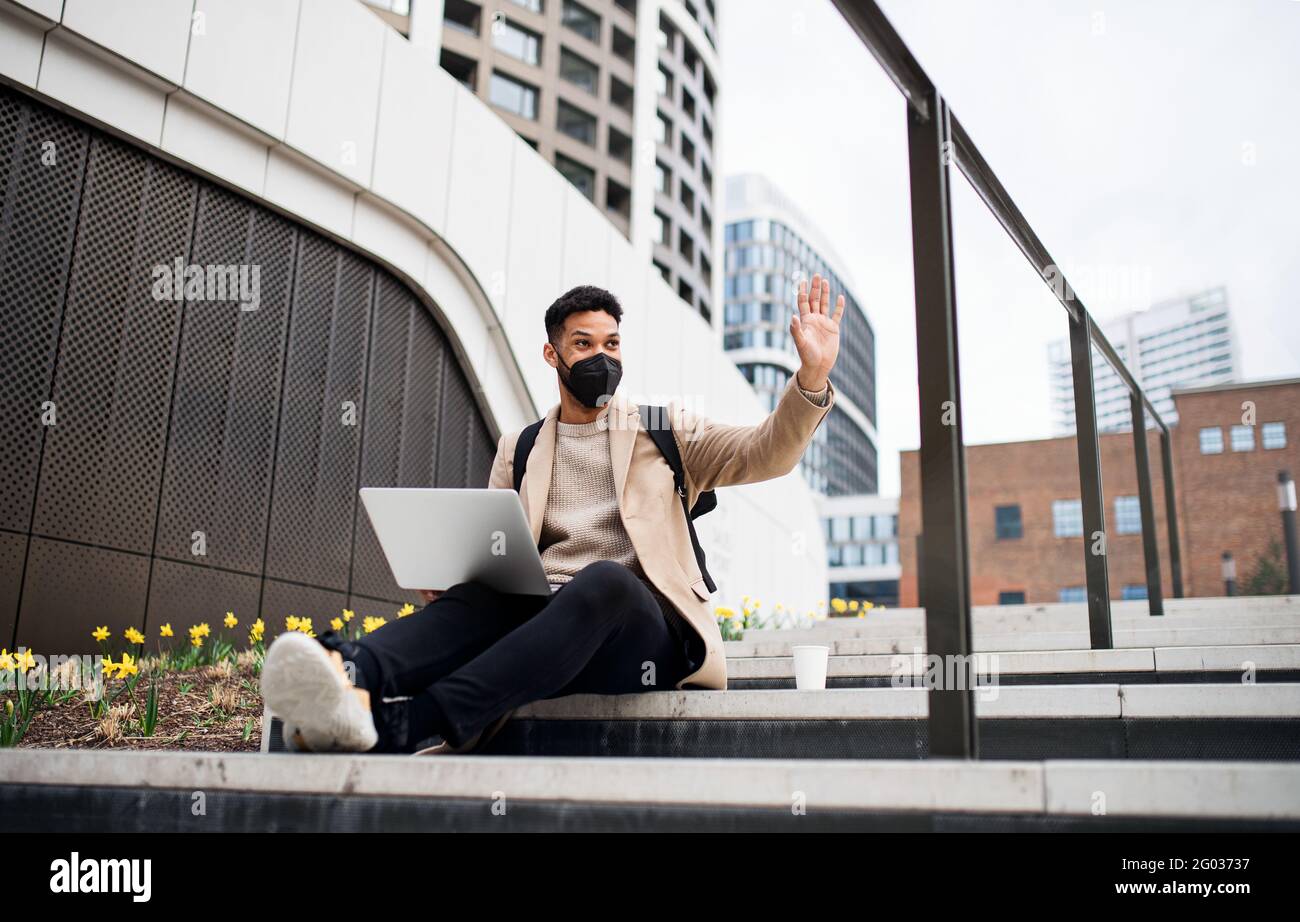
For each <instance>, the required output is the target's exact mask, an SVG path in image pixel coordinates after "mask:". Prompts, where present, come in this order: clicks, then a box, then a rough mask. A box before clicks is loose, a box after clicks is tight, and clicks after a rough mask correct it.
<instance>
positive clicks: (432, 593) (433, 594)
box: [420, 589, 442, 603]
mask: <svg viewBox="0 0 1300 922" xmlns="http://www.w3.org/2000/svg"><path fill="white" fill-rule="evenodd" d="M440 595H442V590H441V589H421V590H420V598H422V599H424V601H425V602H426V603H427V602H432V601H434V600H435V599H437V598H438V596H440Z"/></svg>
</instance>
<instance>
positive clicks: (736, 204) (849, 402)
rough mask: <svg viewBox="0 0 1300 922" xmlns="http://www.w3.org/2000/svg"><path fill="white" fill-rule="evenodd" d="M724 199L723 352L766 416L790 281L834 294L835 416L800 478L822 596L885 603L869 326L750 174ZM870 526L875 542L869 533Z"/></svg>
mask: <svg viewBox="0 0 1300 922" xmlns="http://www.w3.org/2000/svg"><path fill="white" fill-rule="evenodd" d="M726 196H727V198H726V202H727V226H726V232H725V240H726V279H725V283H724V284H725V288H724V300H725V308H724V316H723V347H724V348H725V349H726V350H727V353H728V355H730V356H731V358H732V360H733V361H734V362H735V363H736V366H737V367H738V368H739V369H740V371H741V373H742V374H743V375H744V376H745V378H746V379H747V380H748V381H749V383H750V384H751V385H753V387H754V389H755V390H756V391H757V392H758V394H759V396H760V397H761V398H762V399H763V400H764V402H765V403H766V405H767V407H768V408H769V410H770V409H772V408H774V407H775V406H776V401H777V399H778V398H779V396H780V394H781V391H782V389H783V388H784V387H785V385H786V382H788V381H789V380H790V375H792V374H794V373H795V371H796V370H797V369H798V368H799V356H798V354H797V352H796V351H795V347H794V342H793V341H792V340H791V338H790V331H789V325H790V313H791V311H792V310H793V308H794V305H795V304H796V303H797V298H798V286H799V282H800V280H805V279H806V280H811V279H812V277H813V275H814V274H821V275H822V276H824V277H828V278H830V280H831V291H832V294H833V295H838V294H839V293H841V292H842V293H843V294H844V299H845V307H844V310H845V314H846V317H847V320H846V321H845V323H844V326H843V330H842V332H841V334H840V356H839V360H838V362H837V363H836V365H835V370H834V371H833V372H832V373H831V381H832V382H833V383H834V385H835V389H836V394H837V396H836V402H835V407H834V408H833V409H832V410H831V412H830V415H828V416H827V417H826V420H825V422H824V423H823V424H822V425H821V426H820V427H818V429H817V433H816V435H815V436H814V438H813V443H812V445H811V446H809V449H808V451H807V452H806V453H805V454H804V457H803V460H802V461H801V463H800V469H801V471H802V473H803V475H804V478H805V479H806V480H807V482H808V485H809V486H810V487H812V489H813V490H814V491H815V492H816V493H818V494H820V496H821V497H822V498H823V500H825V501H824V502H823V503H822V507H823V508H822V522H823V528H824V531H825V537H826V539H827V565H828V567H829V573H830V584H831V585H830V594H831V596H832V597H836V596H844V597H852V598H868V599H871V600H872V601H877V602H880V603H881V604H889V605H892V604H895V603H896V601H897V596H898V545H897V540H896V539H895V538H894V533H895V532H896V531H897V529H896V527H895V528H893V529H886V528H885V527H884V524H883V522H884V520H885V519H887V518H890V517H891V516H892V521H894V522H895V524H896V522H897V513H898V501H897V499H882V498H881V497H879V496H877V495H875V494H876V491H877V489H878V483H879V477H878V468H877V436H876V426H875V421H876V343H875V332H874V330H873V329H872V326H871V320H870V319H869V318H868V317H867V313H866V311H865V310H864V309H863V307H862V304H861V303H860V302H859V301H858V299H857V297H856V296H855V294H854V292H853V287H854V286H853V284H852V280H851V279H850V278H849V277H848V274H847V271H846V270H845V269H844V263H843V262H842V261H841V260H840V259H839V257H838V256H836V254H835V251H834V250H833V249H832V248H831V246H830V244H829V242H828V241H826V240H825V239H824V238H823V237H822V235H821V233H820V232H819V231H818V229H817V228H816V227H815V226H814V225H813V224H812V223H811V222H810V221H808V219H807V218H806V217H805V216H804V215H803V213H802V212H801V211H800V209H799V207H798V206H797V205H796V204H795V203H794V202H793V201H791V200H790V199H789V198H788V197H787V196H786V195H785V194H784V193H783V192H782V191H781V190H780V189H779V188H777V187H776V186H775V185H774V184H773V183H772V182H771V181H770V180H768V179H767V178H766V177H764V176H761V175H758V174H752V173H751V174H742V175H738V176H729V177H727V183H726ZM882 504H883V505H882ZM877 518H879V519H880V521H881V523H882V525H881V528H880V530H879V536H877V534H876V529H875V528H874V525H873V523H875V522H876V521H877ZM864 523H866V528H865V531H864ZM846 527H847V531H846V530H845V529H846ZM859 542H865V543H859ZM868 561H869V562H868Z"/></svg>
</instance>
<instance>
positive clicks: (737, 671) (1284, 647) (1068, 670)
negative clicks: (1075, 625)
mask: <svg viewBox="0 0 1300 922" xmlns="http://www.w3.org/2000/svg"><path fill="white" fill-rule="evenodd" d="M972 663H973V664H974V666H975V669H976V670H977V672H978V673H979V674H980V675H981V676H993V675H995V676H996V677H997V681H998V682H999V683H1000V684H1031V683H1034V684H1042V683H1045V682H1080V683H1082V682H1118V681H1126V682H1162V681H1163V682H1201V683H1205V682H1231V681H1240V680H1241V677H1242V675H1243V674H1244V673H1245V672H1246V671H1247V670H1248V669H1251V668H1253V671H1254V675H1255V677H1256V680H1257V681H1260V682H1270V681H1286V682H1300V644H1272V645H1265V644H1254V645H1242V646H1218V647H1154V648H1147V647H1127V648H1118V649H1111V650H1014V651H1001V652H996V653H994V652H991V651H990V652H981V653H977V654H976V655H975V656H974V657H973V658H972ZM928 668H929V664H928V662H927V659H926V657H925V656H924V655H922V654H916V653H878V654H864V655H833V656H830V657H829V658H828V660H827V667H826V675H827V679H826V681H827V685H828V686H830V687H836V688H847V687H875V686H883V685H887V684H890V683H891V682H893V681H895V680H915V679H917V678H919V677H923V676H924V675H925V672H926V670H927V669H928ZM727 686H728V688H729V689H753V688H794V687H795V686H794V660H793V657H792V656H791V655H790V654H789V653H787V654H786V655H783V656H741V657H737V658H735V659H732V660H728V662H727Z"/></svg>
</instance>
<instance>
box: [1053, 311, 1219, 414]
mask: <svg viewBox="0 0 1300 922" xmlns="http://www.w3.org/2000/svg"><path fill="white" fill-rule="evenodd" d="M1101 328H1102V332H1104V333H1105V334H1106V338H1107V339H1108V340H1110V343H1111V345H1113V346H1114V347H1115V352H1116V353H1117V354H1118V355H1119V357H1120V358H1121V359H1123V360H1124V363H1125V364H1126V365H1127V366H1128V369H1129V371H1130V372H1131V373H1132V374H1133V377H1134V378H1136V379H1137V382H1138V384H1140V385H1141V386H1142V389H1143V390H1145V391H1146V393H1147V395H1148V396H1149V397H1150V398H1151V403H1152V404H1153V405H1154V406H1155V408H1156V410H1157V411H1159V413H1160V417H1161V418H1162V419H1163V420H1164V421H1165V422H1166V423H1168V424H1170V425H1173V424H1174V423H1176V422H1177V421H1178V413H1177V411H1176V410H1175V409H1174V401H1173V397H1172V396H1171V392H1172V391H1173V389H1174V388H1180V387H1200V386H1209V385H1215V384H1226V383H1228V382H1230V381H1233V380H1234V378H1235V376H1236V375H1238V374H1240V370H1241V360H1240V358H1239V356H1238V352H1237V338H1236V335H1235V334H1234V332H1233V328H1232V317H1231V316H1230V314H1229V311H1228V293H1227V291H1226V290H1225V289H1224V288H1222V287H1220V288H1212V289H1210V290H1208V291H1203V292H1201V293H1199V294H1195V295H1191V296H1190V297H1185V298H1176V299H1173V300H1169V301H1162V302H1160V303H1159V304H1155V305H1153V306H1152V307H1151V308H1149V309H1148V310H1145V311H1135V312H1133V313H1130V314H1124V315H1122V316H1120V317H1116V318H1114V319H1113V320H1108V321H1106V322H1104V323H1102V324H1101ZM1047 357H1048V363H1049V365H1050V370H1049V374H1050V376H1051V393H1052V417H1053V423H1054V425H1055V427H1056V432H1057V434H1058V435H1072V434H1073V433H1074V378H1073V372H1072V370H1071V364H1070V343H1069V340H1067V339H1060V340H1056V341H1055V342H1052V343H1050V344H1049V345H1048V347H1047ZM1092 376H1093V387H1094V388H1095V389H1096V394H1097V427H1098V429H1099V430H1100V431H1102V432H1121V431H1126V430H1129V429H1130V428H1131V423H1130V414H1129V392H1128V388H1127V387H1125V385H1124V383H1123V382H1122V381H1120V379H1119V376H1118V375H1116V374H1115V371H1114V369H1112V368H1111V367H1110V365H1109V364H1108V363H1107V362H1106V360H1105V359H1103V358H1102V357H1101V356H1100V355H1099V354H1098V353H1097V351H1096V350H1095V349H1094V350H1093V353H1092Z"/></svg>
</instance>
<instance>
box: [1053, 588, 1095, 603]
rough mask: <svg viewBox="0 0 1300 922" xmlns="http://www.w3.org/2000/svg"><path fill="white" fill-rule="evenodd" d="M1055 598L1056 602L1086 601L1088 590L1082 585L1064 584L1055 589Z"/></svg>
mask: <svg viewBox="0 0 1300 922" xmlns="http://www.w3.org/2000/svg"><path fill="white" fill-rule="evenodd" d="M1056 599H1057V601H1058V602H1086V601H1088V590H1087V588H1085V587H1084V586H1064V587H1062V588H1061V589H1059V590H1057V593H1056Z"/></svg>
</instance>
